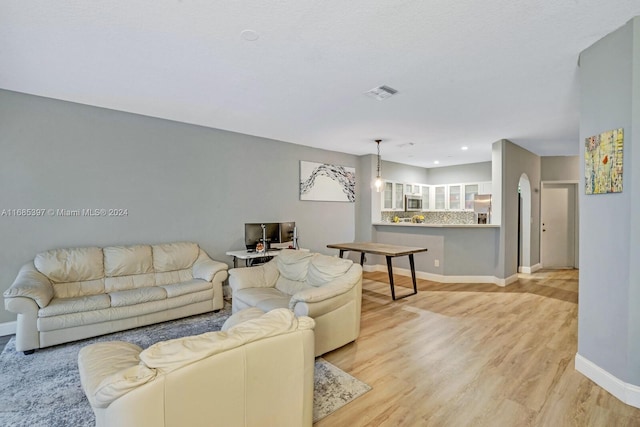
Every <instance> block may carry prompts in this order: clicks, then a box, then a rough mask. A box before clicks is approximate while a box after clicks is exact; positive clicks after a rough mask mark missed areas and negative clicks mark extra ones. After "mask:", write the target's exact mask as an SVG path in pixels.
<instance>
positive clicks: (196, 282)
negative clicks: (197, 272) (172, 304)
mask: <svg viewBox="0 0 640 427" xmlns="http://www.w3.org/2000/svg"><path fill="white" fill-rule="evenodd" d="M212 287H213V284H212V283H211V282H206V281H204V280H201V279H193V280H189V281H187V282H182V283H174V284H171V285H163V286H161V288H163V289H164V290H165V291H166V292H167V297H168V298H173V297H179V296H180V295H186V294H191V293H194V292H199V291H204V290H207V289H211V288H212Z"/></svg>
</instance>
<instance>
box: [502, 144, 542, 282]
mask: <svg viewBox="0 0 640 427" xmlns="http://www.w3.org/2000/svg"><path fill="white" fill-rule="evenodd" d="M496 144H497V145H498V146H499V147H498V148H499V149H498V150H496V149H495V147H494V151H495V152H496V153H498V152H499V153H500V154H501V165H500V167H501V171H502V172H501V175H502V186H501V189H500V190H501V192H500V195H499V196H498V197H499V199H500V205H499V206H500V212H501V216H502V222H501V225H502V227H501V228H500V238H499V242H500V243H499V244H500V248H499V251H498V253H499V258H498V260H499V261H498V266H497V269H496V277H500V278H508V277H510V276H512V275H514V274H517V272H518V222H519V220H520V219H519V216H518V197H519V195H518V184H519V182H520V177H521V176H522V174H526V175H527V177H528V179H529V183H530V184H531V233H530V236H531V245H530V257H529V259H530V262H531V265H535V264H537V263H539V262H540V191H539V190H540V157H539V156H537V155H535V154H533V153H531V152H530V151H527V150H525V149H524V148H522V147H520V146H518V145H515V144H514V143H512V142H510V141H508V140H505V139H503V140H501V141H498V142H495V143H494V146H495V145H496ZM494 167H497V165H494ZM536 190H537V191H536ZM493 192H494V194H495V193H496V189H493ZM497 213H498V211H497V210H495V211H494V215H495V214H497Z"/></svg>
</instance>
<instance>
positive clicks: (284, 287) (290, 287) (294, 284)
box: [276, 276, 312, 295]
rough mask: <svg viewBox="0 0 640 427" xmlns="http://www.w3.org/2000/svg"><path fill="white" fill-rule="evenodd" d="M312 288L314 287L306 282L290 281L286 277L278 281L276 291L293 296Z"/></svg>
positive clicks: (281, 277) (279, 278)
mask: <svg viewBox="0 0 640 427" xmlns="http://www.w3.org/2000/svg"><path fill="white" fill-rule="evenodd" d="M310 287H312V286H310V285H309V284H308V283H307V282H306V281H298V280H289V279H287V278H286V277H284V276H280V277H278V280H276V289H277V290H279V291H280V292H284V293H285V294H287V295H293V294H295V293H298V292H300V291H303V290H305V289H307V288H310Z"/></svg>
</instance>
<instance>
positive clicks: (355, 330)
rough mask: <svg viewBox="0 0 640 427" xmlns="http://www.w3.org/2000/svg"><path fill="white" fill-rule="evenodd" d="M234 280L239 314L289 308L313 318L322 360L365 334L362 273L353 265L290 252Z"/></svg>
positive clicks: (234, 272)
mask: <svg viewBox="0 0 640 427" xmlns="http://www.w3.org/2000/svg"><path fill="white" fill-rule="evenodd" d="M229 275H230V277H229V286H230V287H231V289H232V298H233V300H232V301H233V302H232V310H233V312H234V313H236V312H238V311H240V310H243V309H245V308H249V307H257V308H259V309H261V310H262V311H265V312H267V311H270V310H273V309H276V308H289V309H290V310H292V311H293V312H294V313H295V314H296V315H297V316H309V317H311V318H313V319H314V320H315V322H316V326H315V329H314V332H315V354H316V356H319V355H322V354H324V353H327V352H329V351H331V350H334V349H336V348H338V347H341V346H343V345H345V344H347V343H350V342H352V341H354V340H355V339H356V338H357V337H358V335H359V334H360V311H361V300H362V267H361V266H360V265H358V264H354V263H353V262H352V261H351V260H348V259H341V258H337V257H332V256H327V255H322V254H318V253H311V252H304V251H296V250H289V249H284V250H282V251H281V253H280V254H279V255H278V256H276V257H275V258H274V259H273V260H271V261H269V262H268V263H266V264H263V265H260V266H255V267H249V268H235V269H231V270H230V271H229Z"/></svg>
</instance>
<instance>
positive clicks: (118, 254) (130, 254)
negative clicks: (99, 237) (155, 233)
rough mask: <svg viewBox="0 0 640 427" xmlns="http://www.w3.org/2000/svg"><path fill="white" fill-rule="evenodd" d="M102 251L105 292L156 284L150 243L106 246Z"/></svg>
mask: <svg viewBox="0 0 640 427" xmlns="http://www.w3.org/2000/svg"><path fill="white" fill-rule="evenodd" d="M103 253H104V274H105V276H106V277H105V279H104V282H105V283H104V286H105V290H106V292H115V291H124V290H129V289H136V288H146V287H149V286H155V285H156V280H155V274H154V273H153V258H152V252H151V246H150V245H132V246H108V247H106V248H104V249H103Z"/></svg>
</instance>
